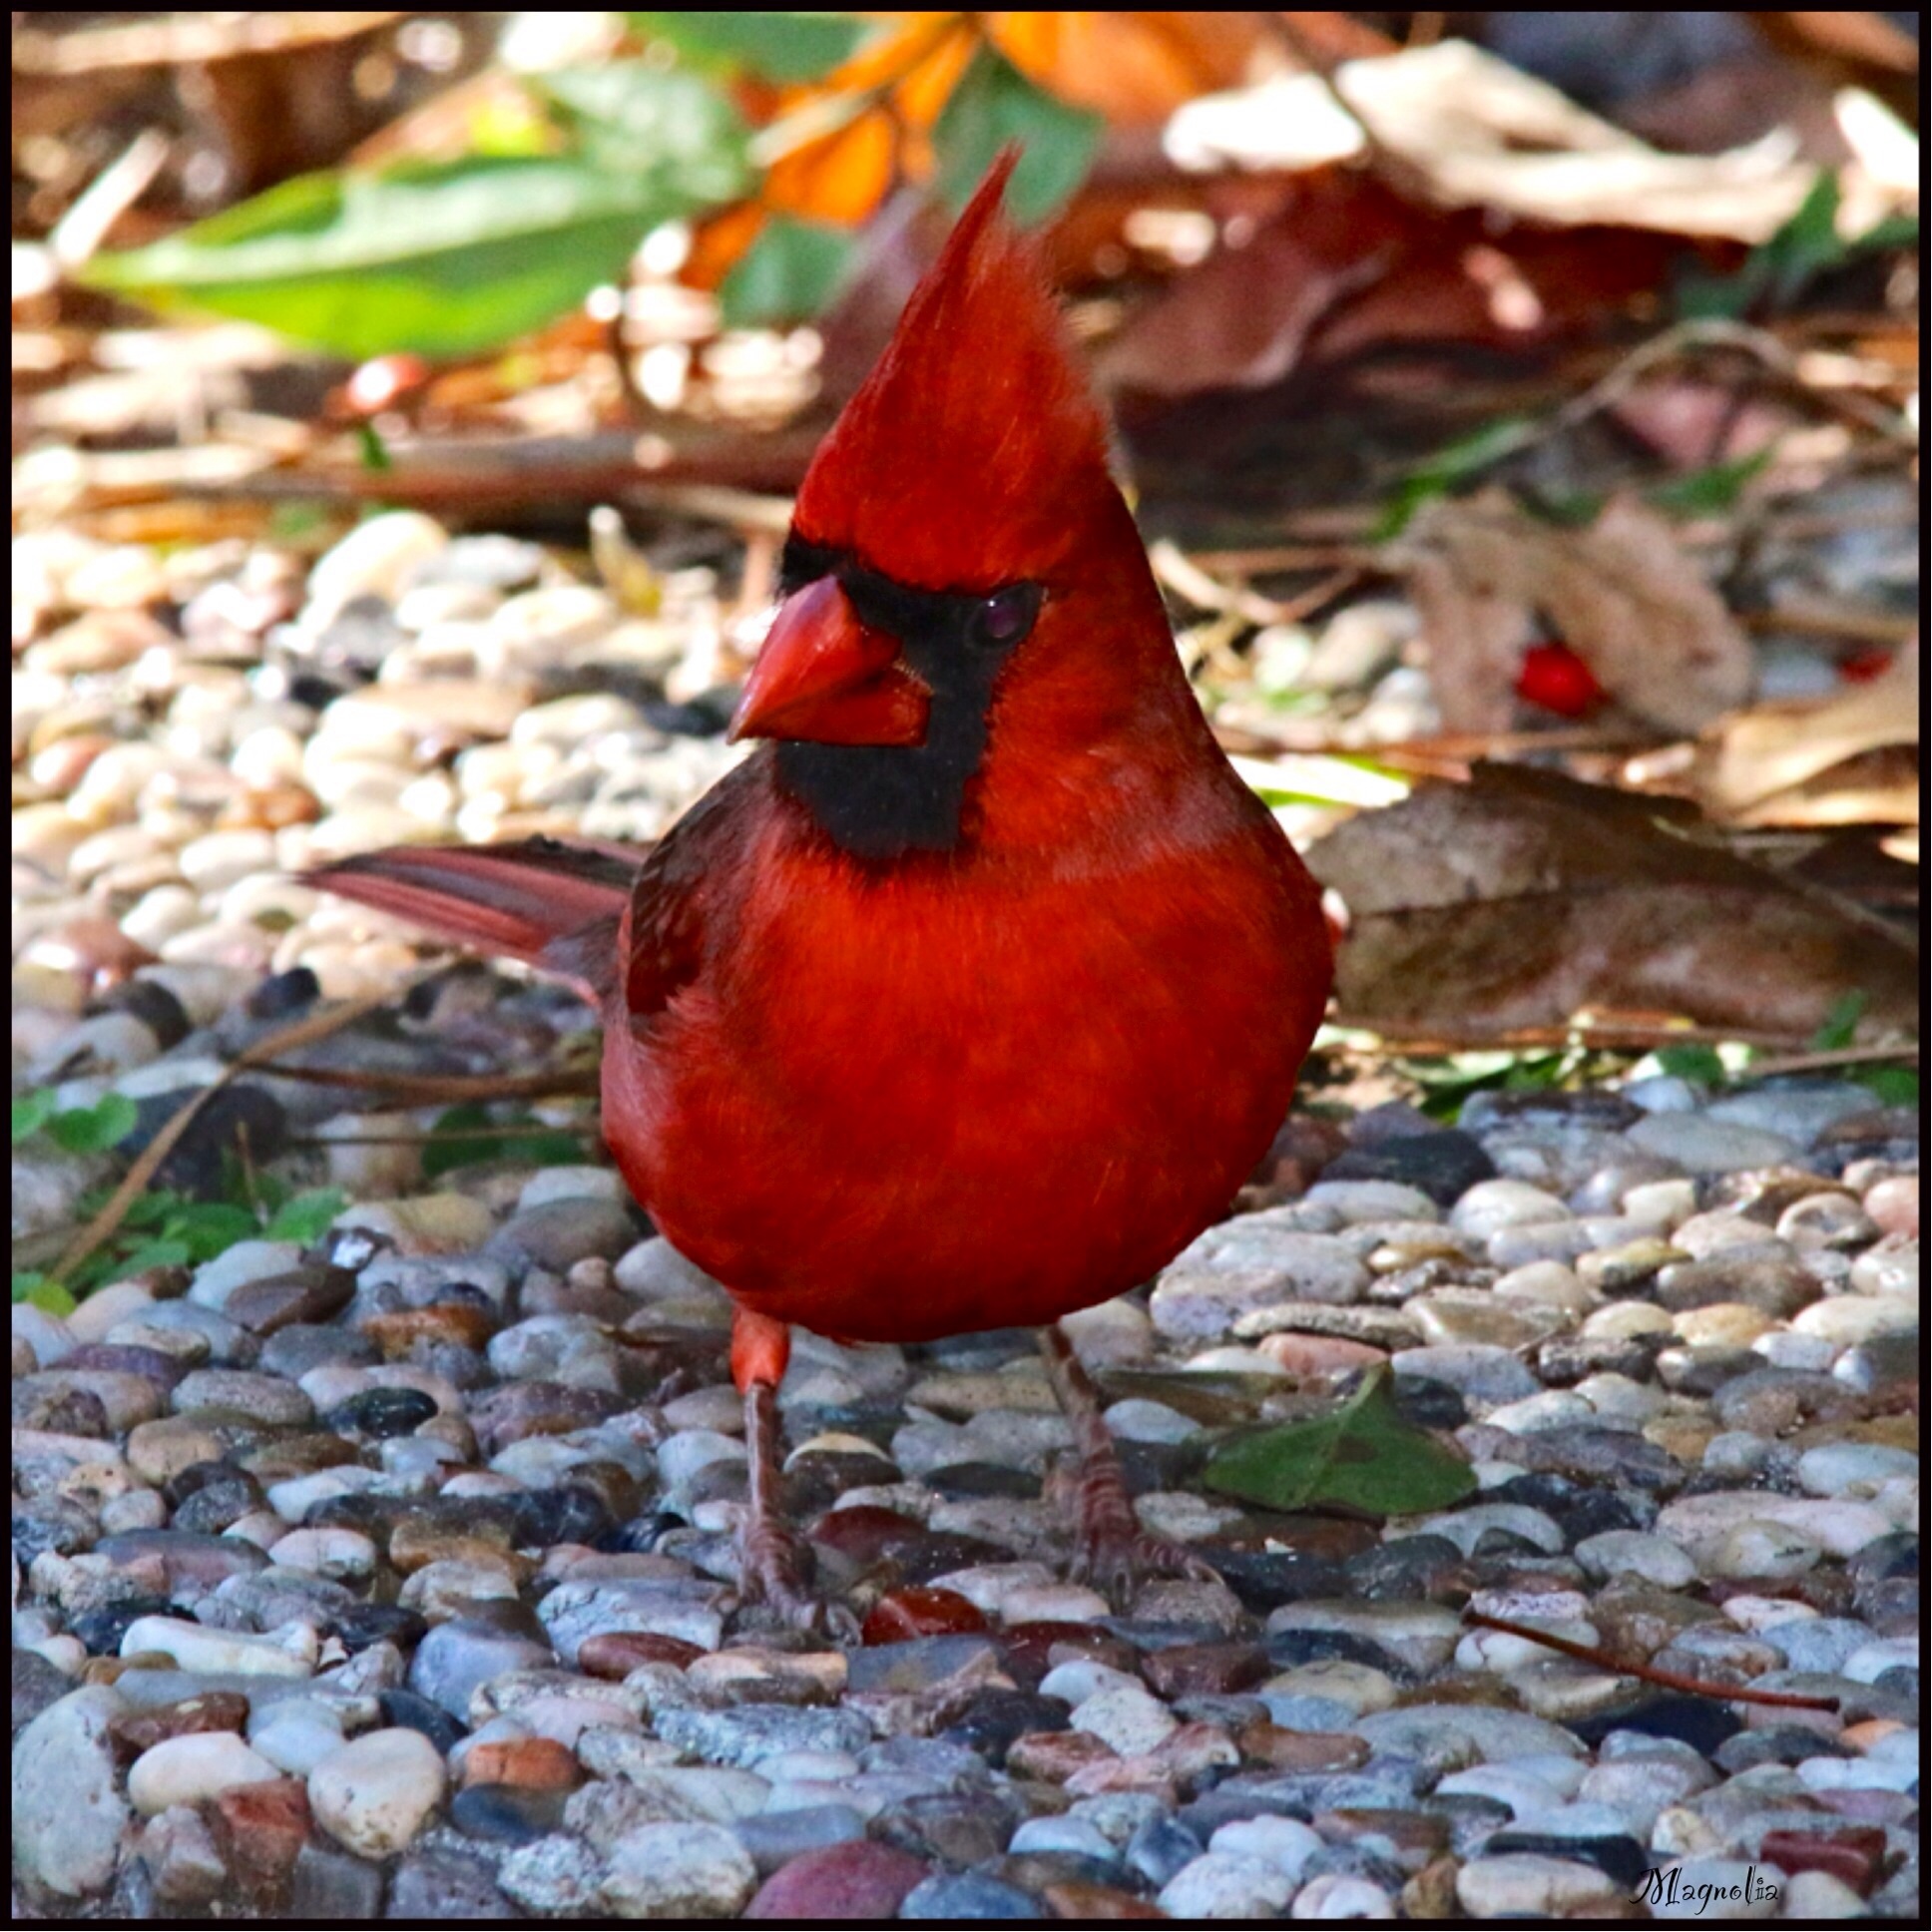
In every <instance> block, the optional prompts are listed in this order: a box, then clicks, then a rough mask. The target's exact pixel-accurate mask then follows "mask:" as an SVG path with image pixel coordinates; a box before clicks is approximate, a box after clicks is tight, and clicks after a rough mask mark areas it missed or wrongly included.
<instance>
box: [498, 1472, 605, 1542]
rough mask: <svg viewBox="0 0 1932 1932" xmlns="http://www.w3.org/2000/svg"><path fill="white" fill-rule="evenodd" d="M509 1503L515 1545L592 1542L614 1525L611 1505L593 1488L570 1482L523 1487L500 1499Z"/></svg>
mask: <svg viewBox="0 0 1932 1932" xmlns="http://www.w3.org/2000/svg"><path fill="white" fill-rule="evenodd" d="M503 1500H504V1501H505V1502H506V1503H508V1504H509V1506H510V1515H511V1522H512V1525H513V1530H514V1534H515V1536H516V1541H517V1547H518V1548H519V1549H546V1550H549V1549H554V1548H556V1546H557V1545H558V1544H560V1543H593V1544H594V1543H596V1542H597V1541H598V1539H599V1538H600V1537H602V1536H604V1535H605V1534H606V1533H607V1532H608V1531H609V1530H610V1529H611V1528H612V1527H613V1525H614V1523H615V1521H616V1518H615V1516H614V1514H613V1512H612V1510H611V1507H610V1505H609V1504H608V1503H606V1502H605V1501H604V1499H603V1498H602V1497H601V1496H599V1495H597V1494H596V1492H595V1491H593V1490H590V1489H586V1488H583V1487H581V1486H579V1485H578V1484H577V1483H570V1484H567V1485H564V1486H561V1487H555V1488H550V1489H526V1490H523V1491H521V1492H520V1493H519V1494H517V1495H515V1496H506V1497H505V1498H504V1499H503Z"/></svg>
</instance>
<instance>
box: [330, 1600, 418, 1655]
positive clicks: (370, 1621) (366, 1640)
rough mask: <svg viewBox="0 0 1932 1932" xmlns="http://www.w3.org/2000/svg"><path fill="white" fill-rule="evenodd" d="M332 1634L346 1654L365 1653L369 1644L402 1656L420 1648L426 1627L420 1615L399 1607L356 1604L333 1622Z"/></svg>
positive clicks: (394, 1605)
mask: <svg viewBox="0 0 1932 1932" xmlns="http://www.w3.org/2000/svg"><path fill="white" fill-rule="evenodd" d="M333 1628H334V1632H335V1635H336V1636H337V1637H339V1638H340V1639H341V1640H342V1648H343V1649H344V1650H347V1651H352V1652H353V1651H366V1650H367V1649H368V1648H369V1646H370V1645H371V1644H393V1645H395V1647H396V1648H397V1649H398V1650H399V1651H402V1652H404V1653H405V1654H406V1653H408V1652H409V1651H411V1650H413V1649H414V1648H415V1647H416V1645H418V1644H420V1643H421V1642H422V1640H423V1638H424V1637H425V1636H426V1635H427V1634H428V1631H429V1625H428V1623H427V1622H426V1621H425V1620H424V1618H423V1615H422V1613H421V1612H420V1611H415V1610H405V1609H404V1608H403V1607H402V1605H400V1604H357V1605H355V1606H354V1608H353V1609H350V1610H345V1611H344V1612H343V1613H342V1614H341V1616H339V1617H338V1618H336V1620H335V1623H334V1626H333Z"/></svg>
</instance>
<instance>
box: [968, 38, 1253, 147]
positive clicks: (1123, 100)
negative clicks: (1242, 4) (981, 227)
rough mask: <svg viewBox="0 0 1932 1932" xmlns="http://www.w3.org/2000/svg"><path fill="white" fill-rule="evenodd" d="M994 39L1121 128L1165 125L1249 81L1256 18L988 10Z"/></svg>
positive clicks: (1020, 64) (1038, 77)
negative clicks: (1191, 105)
mask: <svg viewBox="0 0 1932 1932" xmlns="http://www.w3.org/2000/svg"><path fill="white" fill-rule="evenodd" d="M979 17H980V19H981V20H982V21H983V22H984V23H985V29H986V33H987V36H988V38H989V39H990V40H991V41H992V42H993V44H994V46H996V47H997V48H998V49H999V50H1000V52H1001V53H1002V54H1004V55H1005V56H1006V57H1007V59H1008V60H1010V61H1011V62H1012V63H1013V65H1014V66H1015V67H1017V68H1018V69H1019V70H1020V72H1021V73H1022V74H1024V75H1025V76H1026V77H1027V79H1028V80H1030V81H1032V82H1033V83H1034V84H1035V85H1036V86H1038V87H1043V88H1045V89H1046V90H1047V91H1048V92H1049V93H1051V94H1055V95H1058V96H1059V98H1060V99H1061V100H1063V101H1067V102H1070V103H1072V104H1073V105H1074V106H1075V107H1082V108H1092V109H1094V110H1095V111H1096V112H1097V113H1100V114H1104V115H1106V117H1107V118H1108V119H1109V120H1110V121H1113V122H1117V123H1128V124H1133V123H1145V122H1158V121H1164V120H1166V119H1167V117H1168V116H1169V115H1170V114H1172V113H1173V112H1174V110H1175V109H1176V108H1178V107H1179V106H1180V105H1181V104H1182V102H1183V101H1191V100H1193V99H1194V98H1195V96H1196V95H1198V94H1209V93H1212V92H1214V91H1215V90H1216V89H1218V88H1224V87H1232V86H1233V85H1234V84H1235V83H1236V82H1238V81H1240V80H1242V79H1244V78H1245V77H1246V72H1247V64H1248V59H1249V56H1250V55H1251V54H1252V53H1253V51H1254V47H1255V43H1256V42H1257V41H1258V40H1259V38H1260V35H1261V16H1260V15H1259V14H1257V13H989V14H982V15H980V16H979Z"/></svg>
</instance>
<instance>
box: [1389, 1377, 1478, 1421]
mask: <svg viewBox="0 0 1932 1932" xmlns="http://www.w3.org/2000/svg"><path fill="white" fill-rule="evenodd" d="M1389 1393H1390V1394H1391V1395H1393V1396H1394V1397H1395V1406H1396V1408H1397V1410H1398V1411H1399V1412H1400V1413H1401V1417H1402V1420H1403V1421H1404V1422H1407V1423H1409V1424H1411V1425H1412V1426H1413V1427H1415V1428H1418V1429H1460V1428H1461V1427H1462V1425H1463V1424H1464V1423H1465V1422H1467V1421H1468V1420H1469V1406H1468V1404H1467V1403H1466V1402H1464V1401H1463V1399H1462V1394H1461V1392H1460V1391H1459V1390H1457V1389H1454V1388H1451V1387H1450V1386H1449V1384H1448V1383H1447V1382H1438V1381H1434V1380H1432V1379H1430V1378H1429V1377H1427V1376H1423V1375H1400V1374H1398V1375H1396V1376H1394V1377H1392V1378H1391V1380H1390V1382H1389Z"/></svg>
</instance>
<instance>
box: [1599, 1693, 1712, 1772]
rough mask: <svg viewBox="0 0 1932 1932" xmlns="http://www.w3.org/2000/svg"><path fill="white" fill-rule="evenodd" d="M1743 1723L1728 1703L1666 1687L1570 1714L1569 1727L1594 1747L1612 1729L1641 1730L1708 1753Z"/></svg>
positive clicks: (1649, 1734) (1706, 1755)
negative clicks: (1610, 1706)
mask: <svg viewBox="0 0 1932 1932" xmlns="http://www.w3.org/2000/svg"><path fill="white" fill-rule="evenodd" d="M1743 1727H1744V1720H1743V1719H1742V1718H1741V1717H1739V1716H1738V1715H1737V1714H1736V1712H1735V1711H1733V1710H1732V1709H1731V1707H1730V1705H1729V1704H1727V1703H1719V1702H1718V1701H1717V1700H1716V1699H1715V1698H1714V1697H1691V1696H1684V1695H1681V1694H1677V1693H1674V1692H1671V1691H1666V1692H1664V1693H1663V1694H1662V1695H1659V1696H1655V1697H1647V1698H1644V1699H1643V1700H1641V1701H1637V1702H1632V1703H1629V1704H1625V1705H1622V1706H1620V1707H1618V1708H1615V1709H1611V1710H1599V1711H1595V1712H1593V1713H1592V1714H1591V1715H1589V1716H1587V1717H1573V1718H1571V1719H1570V1720H1569V1721H1568V1723H1567V1725H1566V1728H1567V1729H1569V1730H1570V1731H1572V1732H1574V1733H1575V1735H1576V1736H1577V1737H1578V1738H1580V1739H1581V1740H1582V1741H1583V1742H1584V1743H1586V1744H1588V1745H1589V1746H1590V1747H1591V1749H1593V1750H1594V1749H1596V1747H1597V1746H1598V1745H1599V1744H1601V1743H1602V1742H1603V1741H1604V1739H1605V1738H1606V1737H1608V1736H1609V1735H1610V1733H1611V1732H1612V1731H1613V1730H1640V1731H1642V1732H1643V1733H1644V1734H1645V1736H1647V1737H1675V1738H1676V1739H1677V1740H1678V1742H1679V1743H1681V1744H1689V1745H1690V1746H1691V1749H1692V1750H1694V1751H1699V1752H1701V1753H1702V1754H1703V1755H1704V1756H1705V1757H1708V1756H1709V1755H1710V1754H1711V1753H1712V1752H1713V1751H1714V1750H1715V1749H1716V1748H1717V1746H1718V1745H1719V1744H1721V1743H1722V1742H1723V1741H1724V1739H1725V1738H1726V1737H1733V1736H1735V1735H1736V1734H1737V1732H1738V1731H1740V1730H1742V1729H1743Z"/></svg>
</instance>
